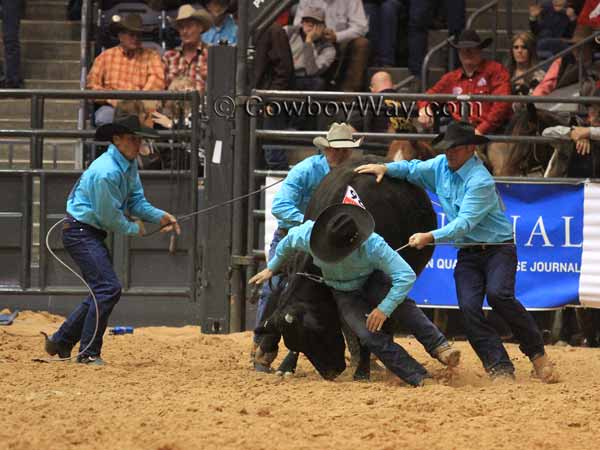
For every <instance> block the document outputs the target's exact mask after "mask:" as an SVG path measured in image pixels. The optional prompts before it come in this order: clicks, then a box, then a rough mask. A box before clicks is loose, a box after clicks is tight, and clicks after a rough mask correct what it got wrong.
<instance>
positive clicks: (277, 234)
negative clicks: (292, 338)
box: [254, 228, 287, 344]
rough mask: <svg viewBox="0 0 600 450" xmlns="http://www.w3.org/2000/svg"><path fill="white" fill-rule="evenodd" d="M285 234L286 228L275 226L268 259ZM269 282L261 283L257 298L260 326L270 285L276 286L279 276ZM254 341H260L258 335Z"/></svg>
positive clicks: (269, 292) (263, 318)
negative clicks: (261, 286)
mask: <svg viewBox="0 0 600 450" xmlns="http://www.w3.org/2000/svg"><path fill="white" fill-rule="evenodd" d="M286 234H287V231H286V230H283V229H281V228H277V229H276V230H275V233H273V239H272V240H271V245H270V246H269V259H268V260H269V261H270V260H271V258H273V257H274V256H275V249H276V248H277V244H279V241H281V240H282V239H283V238H284V237H285V235H286ZM270 281H271V284H269V283H268V282H267V283H265V284H263V288H262V291H261V292H260V297H259V298H258V305H257V306H256V326H257V327H258V326H260V325H261V324H262V323H263V321H264V320H265V319H267V317H264V315H265V310H266V309H267V304H268V303H269V297H271V285H273V286H277V284H279V282H280V281H281V277H280V276H279V275H275V276H273V277H272V278H271V280H270ZM254 342H256V343H257V344H258V343H259V342H260V339H259V337H258V335H256V334H255V335H254Z"/></svg>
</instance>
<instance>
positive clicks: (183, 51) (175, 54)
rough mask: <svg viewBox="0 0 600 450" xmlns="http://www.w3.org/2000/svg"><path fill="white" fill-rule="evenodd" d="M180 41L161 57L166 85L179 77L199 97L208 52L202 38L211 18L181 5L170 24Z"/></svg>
mask: <svg viewBox="0 0 600 450" xmlns="http://www.w3.org/2000/svg"><path fill="white" fill-rule="evenodd" d="M171 23H172V24H173V25H174V26H175V28H176V29H177V32H178V33H179V36H180V37H181V46H180V47H177V48H175V49H173V50H169V51H167V52H166V53H165V54H164V55H163V58H162V60H163V64H164V65H165V81H166V84H167V85H170V84H171V83H172V82H173V80H175V79H176V78H179V77H182V76H184V77H188V78H189V79H190V80H191V81H192V82H193V83H194V86H195V89H196V90H197V91H198V92H200V93H201V94H203V93H204V90H205V86H206V77H207V76H208V70H207V61H208V51H207V48H206V45H205V44H204V42H202V34H203V33H204V32H205V31H206V30H208V29H209V28H210V27H211V25H212V17H211V15H210V14H209V13H208V12H206V11H205V10H204V9H194V7H193V6H192V5H183V6H181V7H180V8H179V11H178V12H177V17H175V19H173V20H172V21H171Z"/></svg>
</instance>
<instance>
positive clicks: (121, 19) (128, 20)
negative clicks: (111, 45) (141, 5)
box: [109, 14, 146, 34]
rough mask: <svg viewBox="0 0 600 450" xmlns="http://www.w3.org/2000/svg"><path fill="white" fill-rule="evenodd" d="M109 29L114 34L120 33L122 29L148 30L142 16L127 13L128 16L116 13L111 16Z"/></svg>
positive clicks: (139, 31)
mask: <svg viewBox="0 0 600 450" xmlns="http://www.w3.org/2000/svg"><path fill="white" fill-rule="evenodd" d="M109 30H110V31H111V32H112V33H114V34H119V33H120V32H121V31H133V32H134V33H142V32H144V31H146V29H145V28H144V21H143V20H142V16H140V15H139V14H127V15H126V16H119V15H118V14H115V15H114V16H112V17H111V18H110V25H109Z"/></svg>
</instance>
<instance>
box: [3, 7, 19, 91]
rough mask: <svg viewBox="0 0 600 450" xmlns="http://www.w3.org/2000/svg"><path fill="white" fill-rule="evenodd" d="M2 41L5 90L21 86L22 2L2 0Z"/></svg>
mask: <svg viewBox="0 0 600 450" xmlns="http://www.w3.org/2000/svg"><path fill="white" fill-rule="evenodd" d="M0 3H1V4H2V41H3V42H4V77H5V79H6V87H7V88H15V87H19V86H20V85H21V81H22V80H21V43H20V40H19V27H20V24H21V13H22V8H23V0H2V2H0Z"/></svg>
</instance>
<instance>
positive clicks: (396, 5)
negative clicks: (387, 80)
mask: <svg viewBox="0 0 600 450" xmlns="http://www.w3.org/2000/svg"><path fill="white" fill-rule="evenodd" d="M363 4H364V7H365V13H366V14H367V17H368V19H369V34H368V35H367V37H368V38H369V42H370V44H371V53H372V61H373V64H374V65H376V66H382V67H392V66H395V65H396V49H397V45H398V14H399V12H400V6H401V5H400V0H363Z"/></svg>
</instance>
